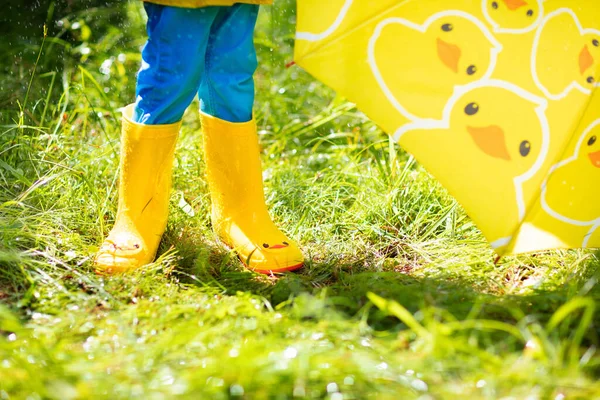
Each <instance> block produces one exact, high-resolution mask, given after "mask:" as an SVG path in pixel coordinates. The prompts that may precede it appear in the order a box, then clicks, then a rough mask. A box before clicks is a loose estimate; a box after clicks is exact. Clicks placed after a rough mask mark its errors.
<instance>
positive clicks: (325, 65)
mask: <svg viewBox="0 0 600 400" xmlns="http://www.w3.org/2000/svg"><path fill="white" fill-rule="evenodd" d="M297 18H298V19H297V33H296V47H295V61H296V63H297V64H298V65H300V66H301V67H302V68H304V69H305V70H306V71H308V72H309V73H310V74H312V75H313V76H314V77H316V78H317V79H319V80H321V81H322V82H324V83H325V84H327V85H328V86H330V87H331V88H333V89H335V90H336V91H338V92H339V93H340V94H341V95H343V96H345V97H346V98H348V99H349V100H350V101H352V102H354V103H356V105H357V106H358V108H359V109H360V110H361V111H363V112H364V113H365V114H366V115H367V116H368V117H369V118H371V119H372V120H373V121H374V122H376V123H377V124H378V125H379V126H381V128H382V129H383V130H384V131H385V132H387V133H388V134H390V135H392V136H393V138H394V139H395V140H397V141H398V143H399V144H400V145H401V146H402V147H404V148H405V149H406V150H407V151H408V152H409V153H411V154H412V155H413V156H414V157H415V158H416V159H417V161H419V162H420V163H421V164H422V165H423V166H424V167H425V168H426V169H427V170H428V171H429V172H430V173H431V174H432V175H433V176H435V177H436V178H437V179H438V180H439V181H440V182H441V183H442V184H443V185H444V186H445V187H446V188H447V189H448V191H449V192H450V194H452V195H453V196H454V197H455V198H456V199H457V201H458V202H459V203H460V204H461V205H462V206H463V207H464V208H465V210H466V212H467V213H468V214H469V215H470V217H471V218H472V219H473V220H474V222H475V223H476V224H477V226H478V227H479V228H480V229H481V231H482V232H483V234H484V236H485V237H486V239H487V240H488V241H489V242H490V243H491V246H492V247H493V248H494V249H495V251H496V252H497V253H498V254H499V255H506V254H517V253H523V252H532V251H539V250H545V249H555V248H581V247H600V90H598V87H599V86H600V85H599V81H600V1H598V0H546V1H543V0H495V1H494V0H489V1H488V0H483V1H473V0H450V1H449V0H404V1H399V0H377V1H371V0H328V1H326V2H324V1H322V0H298V14H297Z"/></svg>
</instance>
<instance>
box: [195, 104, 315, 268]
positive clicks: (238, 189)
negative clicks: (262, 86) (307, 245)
mask: <svg viewBox="0 0 600 400" xmlns="http://www.w3.org/2000/svg"><path fill="white" fill-rule="evenodd" d="M200 117H201V122H202V132H203V133H202V136H203V141H204V160H205V164H206V178H207V181H208V186H209V189H210V195H211V198H212V224H213V229H214V231H215V233H216V234H217V235H218V236H219V238H220V239H221V240H222V241H223V242H224V243H225V244H226V245H228V246H230V247H232V248H233V249H234V250H235V251H236V252H237V253H238V255H239V257H240V259H241V260H242V262H243V263H244V264H245V265H246V266H247V267H248V268H250V269H252V270H254V271H256V272H259V273H263V274H268V273H271V272H274V273H276V272H284V271H293V270H296V269H299V268H301V267H302V264H303V262H304V258H303V256H302V253H301V252H300V250H299V249H298V246H297V245H296V243H294V242H293V241H291V240H290V239H288V238H287V237H286V236H285V235H284V234H283V233H282V232H281V231H280V230H279V229H277V227H276V226H275V224H274V223H273V221H272V220H271V217H270V216H269V212H268V211H267V207H266V205H265V198H264V193H263V182H262V168H261V162H260V150H259V146H258V136H257V133H256V123H255V121H254V120H252V121H249V122H242V123H232V122H227V121H224V120H221V119H218V118H216V117H212V116H210V115H207V114H204V113H201V116H200Z"/></svg>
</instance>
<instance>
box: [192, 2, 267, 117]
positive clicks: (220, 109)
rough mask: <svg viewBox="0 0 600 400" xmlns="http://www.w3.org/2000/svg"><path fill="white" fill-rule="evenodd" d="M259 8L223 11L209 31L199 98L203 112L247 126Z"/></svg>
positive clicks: (224, 9)
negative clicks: (255, 30) (244, 123)
mask: <svg viewBox="0 0 600 400" xmlns="http://www.w3.org/2000/svg"><path fill="white" fill-rule="evenodd" d="M257 16H258V6H257V5H251V4H236V5H234V6H231V7H222V8H221V10H220V12H219V14H218V15H217V16H216V18H215V21H214V24H213V26H212V29H211V33H210V37H209V43H208V47H207V50H206V67H205V71H206V73H205V75H204V76H203V79H202V83H201V86H200V90H199V91H198V96H199V98H200V109H201V110H202V112H204V113H206V114H208V115H212V116H213V117H217V118H220V119H223V120H226V121H229V122H248V121H250V120H251V119H252V108H253V106H254V72H255V71H256V67H257V60H256V50H255V48H254V40H253V38H254V27H255V25H256V18H257Z"/></svg>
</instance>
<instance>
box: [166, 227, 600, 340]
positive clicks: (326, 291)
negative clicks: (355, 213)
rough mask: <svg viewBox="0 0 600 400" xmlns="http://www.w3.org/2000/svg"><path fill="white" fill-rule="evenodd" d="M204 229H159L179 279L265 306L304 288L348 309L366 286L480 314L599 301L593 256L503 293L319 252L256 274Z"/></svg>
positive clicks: (507, 317)
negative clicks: (299, 264) (562, 273)
mask: <svg viewBox="0 0 600 400" xmlns="http://www.w3.org/2000/svg"><path fill="white" fill-rule="evenodd" d="M210 237H212V235H211V234H208V235H198V236H193V235H181V234H180V235H179V236H178V238H174V237H173V235H172V232H171V234H169V233H167V236H166V240H165V241H164V242H165V243H172V246H174V247H175V249H176V250H177V251H178V254H179V256H180V257H181V258H180V262H179V263H178V265H179V266H178V268H177V273H178V274H179V276H180V280H181V281H182V282H184V283H188V284H193V285H197V286H201V287H206V286H210V287H216V288H219V289H220V290H222V291H224V292H225V293H228V294H235V293H236V292H239V291H242V292H250V293H253V294H256V295H260V296H263V297H264V298H266V299H267V300H268V301H269V302H270V303H271V304H272V306H274V307H276V306H277V305H279V304H281V303H284V302H286V301H288V300H290V299H293V298H295V297H299V296H302V295H304V294H310V295H314V296H323V297H326V298H327V299H328V301H329V302H330V304H331V305H332V306H334V307H335V308H336V309H337V310H339V311H341V312H343V313H344V314H346V315H347V316H348V317H355V316H356V315H357V314H358V313H359V312H360V310H361V309H363V307H365V306H366V305H367V304H368V303H369V301H368V298H367V293H369V292H373V293H375V294H377V295H379V296H381V297H384V298H386V299H391V300H395V301H397V302H398V303H400V304H401V305H403V306H404V307H405V308H406V309H408V310H409V311H410V312H412V313H418V312H419V310H423V309H425V308H427V309H431V308H433V309H436V310H438V311H439V312H440V313H444V314H449V315H451V316H452V317H453V318H456V319H458V320H463V319H467V318H484V319H493V320H500V321H504V322H508V323H515V324H516V323H518V322H519V321H521V320H523V319H524V318H527V319H528V320H532V319H533V320H536V321H537V322H539V323H542V324H545V323H547V322H548V320H549V319H550V318H551V317H552V315H553V314H554V313H555V312H556V310H557V309H558V308H559V307H560V306H562V305H563V304H565V303H566V302H568V301H569V300H571V299H572V298H573V297H577V296H586V297H590V298H592V299H593V300H594V301H595V302H596V304H600V285H598V284H597V283H598V281H599V280H600V261H599V257H597V256H596V257H590V258H589V259H588V260H587V261H585V262H584V264H583V265H581V267H580V269H579V271H578V274H577V275H578V278H577V279H567V280H566V282H565V283H564V284H562V285H558V286H551V285H550V286H544V285H543V284H539V285H538V286H539V287H536V285H533V286H532V287H527V286H524V287H523V289H522V290H520V292H517V293H510V294H503V293H501V291H499V292H493V291H491V290H490V291H484V290H482V289H480V288H479V287H485V286H486V285H480V286H479V287H476V286H475V285H474V284H473V279H472V277H469V276H468V274H463V275H461V274H457V273H451V272H444V270H441V271H440V270H435V274H432V275H431V276H427V273H423V272H418V271H415V270H412V269H411V268H403V269H400V270H398V271H382V272H373V270H374V269H376V266H374V265H369V262H370V261H371V260H369V259H368V258H366V259H365V258H363V259H357V258H356V256H344V255H333V254H327V253H320V254H319V255H313V256H311V255H309V259H308V261H307V263H306V266H305V267H304V268H303V269H301V270H300V271H298V272H296V273H286V274H282V275H279V276H264V275H259V274H256V273H253V272H251V271H248V270H246V269H244V267H243V266H242V265H241V263H240V262H239V260H238V259H237V257H236V256H235V254H234V253H233V252H228V251H227V250H226V249H225V248H223V247H222V246H220V245H219V244H218V243H217V242H216V241H210V239H207V238H210ZM375 314H377V312H376V311H375V310H372V312H371V313H370V317H369V318H370V319H371V320H372V321H371V322H374V325H373V326H374V327H375V328H376V329H390V328H391V327H392V326H393V325H398V321H397V320H393V321H392V320H391V319H386V318H383V317H381V316H377V315H375ZM585 341H586V342H587V343H588V344H590V345H595V346H599V345H600V324H595V325H594V326H592V328H591V329H590V330H589V331H588V332H587V334H586V338H585Z"/></svg>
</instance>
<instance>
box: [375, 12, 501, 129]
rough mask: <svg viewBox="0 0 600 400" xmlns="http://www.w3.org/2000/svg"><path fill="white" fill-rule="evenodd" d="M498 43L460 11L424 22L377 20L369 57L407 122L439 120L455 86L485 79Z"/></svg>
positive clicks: (492, 68)
mask: <svg viewBox="0 0 600 400" xmlns="http://www.w3.org/2000/svg"><path fill="white" fill-rule="evenodd" d="M501 50H502V45H501V44H500V43H499V42H498V41H497V40H496V39H495V38H494V36H493V35H492V34H491V32H490V31H489V29H488V28H487V27H486V25H485V24H484V23H483V22H481V21H480V20H478V19H477V18H475V17H474V16H473V15H471V14H468V13H465V12H462V11H444V12H440V13H436V14H434V15H432V16H431V17H429V18H428V19H427V20H426V21H425V23H424V24H423V25H419V24H416V23H414V22H411V21H409V20H406V19H403V18H388V19H385V20H383V21H381V22H380V23H379V24H378V25H377V27H376V28H375V32H374V34H373V35H372V36H371V38H370V40H369V49H368V61H369V65H370V67H371V71H372V72H373V74H374V76H375V78H376V80H377V82H378V84H379V86H380V87H381V89H382V90H383V92H384V93H385V95H386V97H387V99H388V100H389V101H390V102H391V104H392V105H393V106H394V108H395V109H396V110H398V111H399V112H400V113H401V114H402V115H403V116H404V117H406V118H407V119H408V120H410V121H415V120H419V119H440V118H441V117H442V112H443V110H444V107H445V105H446V102H447V100H448V99H449V98H450V97H451V96H452V94H453V93H454V90H455V88H456V87H457V86H461V85H466V84H469V83H471V82H474V81H477V80H480V79H486V78H489V77H490V76H491V74H492V72H493V70H494V67H495V65H496V61H497V58H498V53H499V52H500V51H501Z"/></svg>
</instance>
